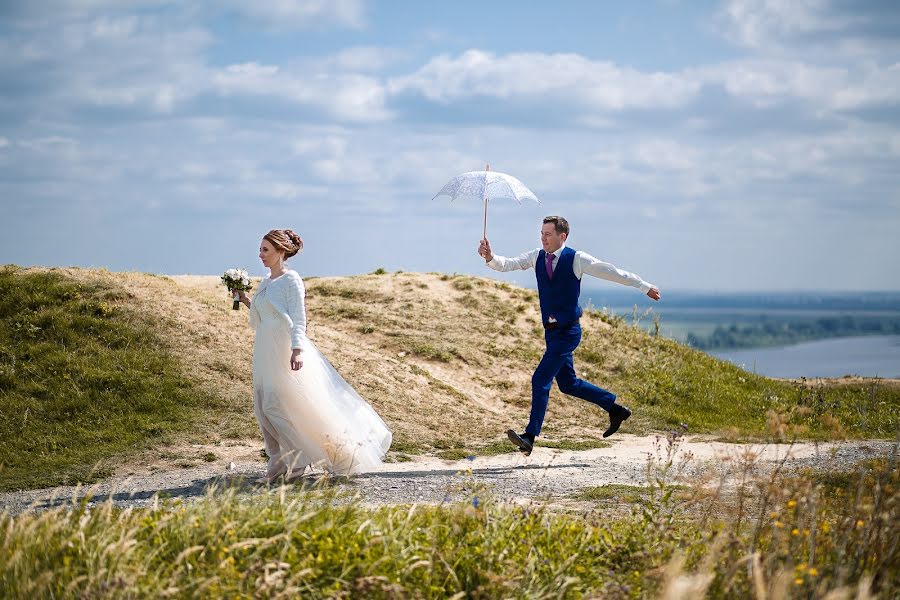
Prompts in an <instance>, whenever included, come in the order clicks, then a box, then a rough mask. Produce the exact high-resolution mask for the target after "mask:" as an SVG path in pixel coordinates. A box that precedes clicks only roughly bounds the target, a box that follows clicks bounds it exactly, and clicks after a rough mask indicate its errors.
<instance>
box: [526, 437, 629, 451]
mask: <svg viewBox="0 0 900 600" xmlns="http://www.w3.org/2000/svg"><path fill="white" fill-rule="evenodd" d="M537 445H538V446H542V447H544V448H558V449H560V450H593V449H594V448H609V447H610V446H612V443H610V442H604V441H603V440H594V439H585V440H569V439H564V440H545V439H538V440H537Z"/></svg>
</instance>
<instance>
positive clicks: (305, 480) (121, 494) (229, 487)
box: [31, 473, 347, 510]
mask: <svg viewBox="0 0 900 600" xmlns="http://www.w3.org/2000/svg"><path fill="white" fill-rule="evenodd" d="M346 482H347V478H346V477H339V476H328V477H325V476H322V474H316V473H313V474H309V475H304V476H303V477H298V478H296V479H292V480H291V481H289V482H284V480H283V479H278V480H276V481H275V482H273V483H271V484H267V483H265V482H264V481H261V480H260V479H259V478H258V477H252V476H247V475H246V474H235V475H214V476H212V477H206V478H203V479H197V480H194V481H192V482H190V483H189V484H187V485H179V486H173V487H164V488H162V489H150V490H126V489H122V490H120V491H112V492H109V493H103V494H97V493H93V492H92V491H91V488H89V487H85V488H79V489H78V490H77V491H76V492H75V493H74V494H73V495H71V496H50V497H44V498H43V499H42V500H40V501H36V502H34V503H32V505H31V508H32V509H38V510H46V509H51V508H58V507H61V506H66V505H77V504H80V503H84V502H87V503H89V504H90V505H97V504H103V503H105V502H112V503H113V504H119V505H139V506H146V505H149V504H150V503H152V502H153V501H154V499H158V500H160V501H167V500H175V499H181V500H190V499H195V498H201V497H204V496H208V495H210V494H213V495H218V494H222V493H226V492H234V493H244V492H259V491H262V490H266V489H276V488H278V487H279V486H281V485H285V486H286V487H288V488H292V489H304V490H313V489H324V488H331V487H336V486H338V485H340V484H344V483H346Z"/></svg>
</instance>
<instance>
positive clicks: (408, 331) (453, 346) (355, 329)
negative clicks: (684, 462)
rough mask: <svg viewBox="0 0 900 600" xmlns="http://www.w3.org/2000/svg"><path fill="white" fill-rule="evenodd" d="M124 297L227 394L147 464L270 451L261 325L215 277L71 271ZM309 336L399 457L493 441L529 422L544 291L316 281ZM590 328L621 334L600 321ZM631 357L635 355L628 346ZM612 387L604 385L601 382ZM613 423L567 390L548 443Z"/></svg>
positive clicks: (310, 284) (488, 283)
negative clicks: (257, 330) (370, 410)
mask: <svg viewBox="0 0 900 600" xmlns="http://www.w3.org/2000/svg"><path fill="white" fill-rule="evenodd" d="M62 271H63V272H64V273H65V274H66V275H67V276H69V277H72V278H75V279H78V280H82V281H97V280H101V281H104V282H107V283H109V284H111V285H114V286H116V287H118V288H120V289H122V290H124V291H125V292H126V293H127V295H128V302H131V303H134V304H135V305H136V306H137V307H138V308H139V310H140V311H142V312H145V313H147V314H152V315H153V316H155V317H157V318H158V320H159V321H160V322H162V323H163V325H164V329H165V332H164V333H165V339H166V340H167V344H168V346H169V348H168V349H169V350H171V351H172V352H173V353H174V354H175V355H177V356H179V357H182V366H183V369H184V372H185V374H187V375H189V376H190V377H191V378H193V379H194V380H196V381H198V382H199V383H200V384H201V385H202V386H203V387H205V388H206V389H208V390H209V391H211V392H212V393H214V394H215V395H217V396H219V397H221V398H223V399H224V400H225V405H226V406H227V409H226V410H224V411H223V410H216V411H210V413H209V414H204V415H197V419H196V422H195V424H194V427H192V428H191V433H190V435H189V436H188V437H186V438H184V439H182V440H180V441H179V443H178V444H176V445H175V446H173V447H167V448H159V449H158V450H156V451H154V452H153V453H152V454H151V455H150V456H144V457H141V458H140V459H139V460H138V461H137V462H136V463H132V468H130V469H129V470H131V471H133V470H134V468H133V467H134V464H138V465H140V466H142V467H146V468H163V467H165V466H167V465H175V464H184V463H185V461H191V460H196V459H197V456H198V455H199V454H202V452H204V451H207V450H210V449H213V450H214V451H216V452H217V453H218V454H220V455H221V454H222V452H223V446H225V445H227V446H230V447H234V446H237V447H238V448H250V447H254V446H255V447H256V448H259V447H261V440H259V439H258V438H259V434H258V430H257V428H256V423H255V421H254V419H253V413H252V406H251V398H252V393H251V385H252V381H251V362H252V352H253V331H252V329H251V328H250V326H249V323H248V318H247V311H246V309H244V308H243V307H242V309H241V310H240V311H234V310H232V309H231V302H230V299H229V297H228V295H227V292H226V291H225V290H224V288H223V287H222V285H221V282H220V281H219V278H218V277H215V276H193V275H180V276H155V275H149V274H144V273H112V272H108V271H105V270H91V269H62ZM306 287H307V310H308V317H309V331H308V333H309V336H310V338H311V339H312V340H313V341H314V342H315V343H316V344H317V345H318V346H319V348H320V349H321V350H322V352H323V353H324V354H325V355H326V356H327V357H329V359H330V360H331V361H332V363H333V364H334V366H335V368H336V369H337V370H338V371H339V372H340V373H341V374H342V375H343V376H344V377H345V378H346V379H347V380H348V381H349V382H350V383H351V384H352V385H353V386H354V387H355V388H356V389H357V390H358V391H359V392H360V394H361V395H362V396H363V397H365V398H366V399H367V400H369V402H371V404H372V405H373V406H374V408H375V409H376V410H377V411H378V412H379V414H381V415H382V417H383V418H384V419H385V421H386V422H387V423H388V425H389V426H390V427H391V428H392V430H393V431H394V436H395V437H394V439H395V442H394V448H393V451H392V453H393V454H394V455H397V454H404V453H420V452H429V451H432V450H441V449H447V448H453V447H469V448H472V447H480V446H486V445H490V444H492V443H495V442H497V441H499V440H502V439H505V435H504V433H503V432H504V431H505V430H506V429H507V428H508V427H516V428H521V427H523V426H524V424H525V422H526V421H527V418H528V409H529V406H530V397H531V391H530V380H531V373H532V370H533V368H534V366H535V365H536V363H537V360H538V359H539V357H540V355H541V353H542V351H543V338H542V334H541V331H540V329H539V324H540V318H539V316H538V312H537V295H536V293H535V292H534V291H531V290H525V289H521V288H518V287H515V286H510V285H508V284H504V283H501V282H497V281H494V280H490V279H484V278H476V277H468V276H456V275H452V276H451V275H440V274H421V273H395V274H383V275H374V274H373V275H364V276H356V277H329V278H310V279H307V280H306ZM584 325H585V329H586V330H598V329H602V328H608V327H609V326H608V325H607V324H605V323H603V322H602V321H601V320H600V319H598V318H594V317H591V316H587V317H586V318H585V321H584ZM623 351H627V349H623ZM598 383H600V384H601V385H602V382H598ZM605 426H606V415H605V413H603V412H602V411H601V410H599V409H597V408H596V407H593V406H590V405H588V404H586V403H584V402H582V401H580V400H574V399H570V398H567V397H564V396H562V395H561V394H559V393H558V391H556V390H554V392H553V393H552V396H551V404H550V409H549V411H548V414H547V420H546V427H545V435H546V437H547V439H549V440H552V439H585V438H595V437H597V438H598V437H599V434H600V432H601V431H602V430H603V429H604V428H605Z"/></svg>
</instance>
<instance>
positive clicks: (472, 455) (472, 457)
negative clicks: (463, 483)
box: [466, 454, 475, 460]
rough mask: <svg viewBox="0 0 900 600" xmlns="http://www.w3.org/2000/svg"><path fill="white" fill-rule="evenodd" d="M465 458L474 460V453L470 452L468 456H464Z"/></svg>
mask: <svg viewBox="0 0 900 600" xmlns="http://www.w3.org/2000/svg"><path fill="white" fill-rule="evenodd" d="M466 460H475V455H474V454H470V455H469V456H467V457H466Z"/></svg>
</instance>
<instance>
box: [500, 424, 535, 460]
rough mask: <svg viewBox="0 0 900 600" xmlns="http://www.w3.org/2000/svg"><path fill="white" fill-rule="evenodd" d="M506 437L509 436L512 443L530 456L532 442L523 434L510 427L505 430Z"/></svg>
mask: <svg viewBox="0 0 900 600" xmlns="http://www.w3.org/2000/svg"><path fill="white" fill-rule="evenodd" d="M506 437H508V438H509V441H511V442H512V443H513V444H515V445H516V446H518V447H519V450H520V451H521V452H522V454H524V455H525V456H531V451H532V450H533V449H534V442H533V441H531V440H530V439H528V438H527V437H525V436H524V435H519V434H518V433H516V432H515V431H513V430H512V429H507V430H506Z"/></svg>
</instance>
